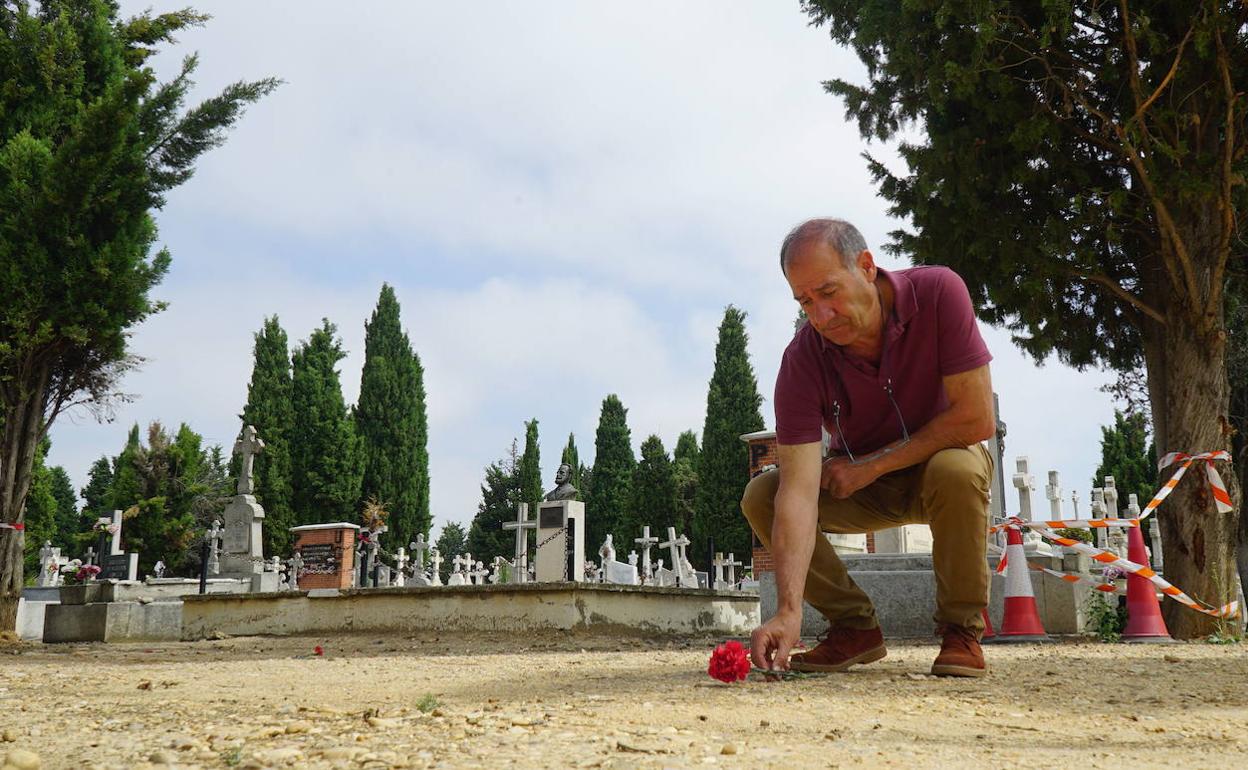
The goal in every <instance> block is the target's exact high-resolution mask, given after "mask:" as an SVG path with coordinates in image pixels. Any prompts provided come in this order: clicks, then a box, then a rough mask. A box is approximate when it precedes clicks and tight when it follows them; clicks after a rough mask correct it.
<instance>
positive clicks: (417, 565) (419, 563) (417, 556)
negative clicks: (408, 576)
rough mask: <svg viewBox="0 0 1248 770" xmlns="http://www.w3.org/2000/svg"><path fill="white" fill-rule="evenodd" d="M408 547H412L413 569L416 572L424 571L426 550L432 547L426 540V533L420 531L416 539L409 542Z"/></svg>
mask: <svg viewBox="0 0 1248 770" xmlns="http://www.w3.org/2000/svg"><path fill="white" fill-rule="evenodd" d="M408 547H410V548H411V549H412V565H413V566H412V571H413V572H414V573H415V572H424V571H425V552H426V551H428V550H429V548H430V546H429V544H428V543H426V542H425V533H423V532H418V533H417V534H416V539H415V540H413V541H412V542H411V543H409V544H408Z"/></svg>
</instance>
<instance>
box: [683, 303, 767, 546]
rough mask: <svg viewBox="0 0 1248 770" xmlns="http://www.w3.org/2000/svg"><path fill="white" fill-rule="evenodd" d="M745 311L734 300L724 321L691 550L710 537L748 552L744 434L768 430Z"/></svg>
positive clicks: (717, 347)
mask: <svg viewBox="0 0 1248 770" xmlns="http://www.w3.org/2000/svg"><path fill="white" fill-rule="evenodd" d="M746 343H747V337H746V332H745V313H743V312H742V311H740V310H738V309H737V308H735V307H733V306H731V305H729V306H728V307H727V309H725V310H724V320H723V321H722V322H721V323H720V325H719V341H718V342H717V343H716V345H715V370H714V373H713V374H712V375H711V382H710V387H709V389H708V392H707V396H706V424H705V425H704V426H703V428H702V457H701V461H700V462H699V464H698V493H697V508H696V512H695V515H694V520H693V534H692V535H691V536H690V537H691V538H692V539H693V546H692V547H691V551H692V552H693V553H696V554H701V553H703V551H704V546H705V543H706V542H707V540H708V539H709V538H711V537H713V538H715V550H717V551H723V552H725V553H727V552H729V551H732V552H734V553H738V554H744V553H748V552H749V548H750V529H749V525H748V524H747V523H746V521H745V517H744V516H742V515H741V505H740V502H741V494H742V492H744V491H745V485H746V483H747V482H749V480H750V466H749V452H748V448H747V447H746V445H745V442H743V441H741V439H740V436H741V434H742V433H751V432H753V431H757V430H762V429H763V416H762V414H761V413H760V412H759V408H760V407H761V405H762V402H763V399H762V396H760V395H759V394H758V381H757V380H756V379H755V377H754V367H753V366H751V365H750V358H749V353H748V351H747V350H746Z"/></svg>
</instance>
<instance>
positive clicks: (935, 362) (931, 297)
mask: <svg viewBox="0 0 1248 770" xmlns="http://www.w3.org/2000/svg"><path fill="white" fill-rule="evenodd" d="M879 274H880V275H881V276H883V277H884V280H886V281H888V282H889V283H890V284H891V285H892V287H893V307H892V312H890V313H889V316H888V319H887V320H886V321H885V323H884V352H883V355H882V357H881V359H880V365H879V367H878V368H877V367H876V366H875V365H874V364H871V363H870V362H867V361H864V360H862V359H861V358H858V357H856V356H852V355H849V354H848V353H846V352H845V351H844V350H842V349H841V347H840V346H839V345H834V344H832V343H831V342H828V341H827V340H826V339H824V338H823V335H821V334H819V332H818V331H816V330H815V328H814V327H813V326H811V325H810V324H806V325H804V326H803V327H802V328H801V329H799V330H798V332H797V334H795V335H793V341H792V342H790V343H789V346H788V348H787V349H785V351H784V358H783V359H782V360H781V362H780V373H779V374H778V375H777V376H776V395H775V406H776V440H777V441H778V442H779V443H781V444H806V443H810V442H813V441H819V440H821V439H822V438H823V434H822V432H821V430H820V429H821V428H824V427H826V428H827V430H828V433H829V434H830V435H831V436H832V449H833V450H834V451H837V452H844V451H845V447H844V446H842V445H841V442H840V438H839V437H838V435H837V430H836V427H835V425H834V422H833V414H834V412H835V409H836V405H837V404H839V405H840V423H841V430H842V431H843V432H844V434H845V443H846V444H848V445H849V451H851V452H852V453H853V454H854V455H855V456H861V455H866V454H870V453H871V452H874V451H876V450H878V449H880V448H882V447H884V446H886V445H888V444H890V443H892V442H893V441H896V440H897V439H899V438H901V436H902V433H901V424H900V423H899V421H898V419H897V414H896V412H895V411H894V410H893V407H892V404H891V403H889V398H888V393H887V391H886V386H888V385H889V383H890V382H891V385H892V391H893V398H894V399H896V401H897V406H898V407H899V408H900V409H901V415H902V418H903V419H904V420H905V423H906V428H907V429H908V430H909V431H910V433H912V434H913V433H915V432H917V431H918V430H919V429H920V428H922V427H923V426H924V425H926V424H927V423H928V422H929V421H931V419H932V418H933V417H935V416H936V415H937V414H939V413H941V412H943V411H944V410H946V409H948V408H949V399H948V397H947V396H946V395H945V388H944V383H943V381H942V380H941V378H942V377H946V376H948V375H951V374H959V373H961V372H967V371H970V370H972V369H977V368H979V367H981V366H983V365H984V364H986V363H988V362H989V361H991V360H992V354H990V353H989V352H988V346H987V345H985V344H984V338H983V337H981V336H980V333H979V325H978V323H977V322H976V320H975V312H974V310H973V309H972V308H971V297H970V294H968V293H967V290H966V284H965V283H963V282H962V279H961V278H960V277H959V276H958V274H957V273H955V272H953V271H952V270H950V269H949V268H947V267H939V266H935V265H930V266H924V267H912V268H909V269H907V270H897V271H893V272H889V271H887V270H883V269H881V270H880V271H879Z"/></svg>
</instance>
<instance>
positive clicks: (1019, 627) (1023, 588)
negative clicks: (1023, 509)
mask: <svg viewBox="0 0 1248 770" xmlns="http://www.w3.org/2000/svg"><path fill="white" fill-rule="evenodd" d="M1048 639H1049V635H1048V634H1047V633H1045V631H1044V625H1043V624H1041V622H1040V611H1039V610H1038V609H1037V608H1036V595H1035V593H1034V592H1033V591H1032V590H1031V571H1030V570H1029V569H1028V568H1027V555H1026V554H1025V553H1023V533H1022V531H1021V530H1019V529H1015V528H1014V527H1011V528H1009V529H1007V530H1006V531H1005V614H1004V615H1003V616H1002V617H1001V630H1000V631H998V632H997V636H996V641H998V642H1044V641H1048Z"/></svg>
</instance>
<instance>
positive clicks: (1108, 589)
mask: <svg viewBox="0 0 1248 770" xmlns="http://www.w3.org/2000/svg"><path fill="white" fill-rule="evenodd" d="M1027 566H1028V567H1031V568H1032V569H1034V570H1039V571H1041V572H1047V573H1049V574H1050V575H1052V576H1053V577H1055V578H1061V579H1062V580H1065V581H1066V582H1067V583H1087V584H1089V585H1091V586H1092V590H1094V591H1100V592H1101V593H1106V594H1125V593H1126V592H1127V588H1126V586H1119V585H1118V584H1116V583H1103V582H1101V581H1100V580H1094V579H1092V578H1090V577H1084V576H1083V575H1074V574H1071V573H1069V572H1058V571H1057V570H1055V569H1049V568H1048V567H1037V566H1036V565H1035V564H1031V563H1028V564H1027Z"/></svg>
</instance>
